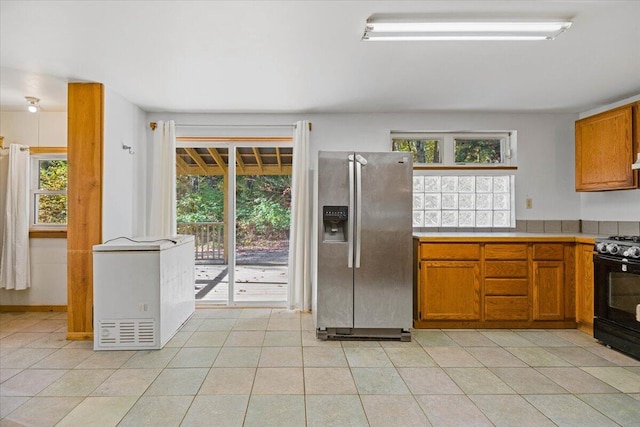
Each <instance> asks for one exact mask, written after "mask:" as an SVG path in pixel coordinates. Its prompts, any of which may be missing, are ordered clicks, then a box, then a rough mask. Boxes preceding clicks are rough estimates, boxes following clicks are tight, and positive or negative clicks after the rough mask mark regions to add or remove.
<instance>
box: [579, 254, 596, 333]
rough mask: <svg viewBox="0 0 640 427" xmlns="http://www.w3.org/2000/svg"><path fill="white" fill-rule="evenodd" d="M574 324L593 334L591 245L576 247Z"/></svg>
mask: <svg viewBox="0 0 640 427" xmlns="http://www.w3.org/2000/svg"><path fill="white" fill-rule="evenodd" d="M576 323H577V324H578V329H580V330H581V331H583V332H587V333H589V334H591V333H593V243H587V244H584V243H579V244H577V245H576Z"/></svg>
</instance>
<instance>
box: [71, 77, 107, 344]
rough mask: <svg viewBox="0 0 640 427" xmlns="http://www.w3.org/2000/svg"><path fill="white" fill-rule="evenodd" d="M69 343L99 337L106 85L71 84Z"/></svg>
mask: <svg viewBox="0 0 640 427" xmlns="http://www.w3.org/2000/svg"><path fill="white" fill-rule="evenodd" d="M67 105H68V125H67V150H68V151H67V159H68V180H69V188H68V190H67V196H68V197H67V200H68V207H67V209H68V213H67V218H68V223H67V325H68V327H67V339H69V340H92V339H93V245H96V244H100V243H102V161H103V141H104V131H103V129H104V87H103V85H102V84H100V83H69V86H68V104H67Z"/></svg>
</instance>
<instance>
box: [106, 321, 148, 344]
mask: <svg viewBox="0 0 640 427" xmlns="http://www.w3.org/2000/svg"><path fill="white" fill-rule="evenodd" d="M98 323H99V325H98V334H99V340H98V342H99V343H100V346H101V347H129V346H141V347H153V346H155V344H156V333H155V332H156V322H155V320H154V319H120V320H100V321H99V322H98Z"/></svg>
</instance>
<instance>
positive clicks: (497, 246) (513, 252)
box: [484, 243, 527, 259]
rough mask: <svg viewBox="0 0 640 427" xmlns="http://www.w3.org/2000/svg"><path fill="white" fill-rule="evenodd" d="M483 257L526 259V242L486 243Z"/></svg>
mask: <svg viewBox="0 0 640 427" xmlns="http://www.w3.org/2000/svg"><path fill="white" fill-rule="evenodd" d="M484 257H485V259H527V245H526V243H518V244H515V243H487V244H486V245H484Z"/></svg>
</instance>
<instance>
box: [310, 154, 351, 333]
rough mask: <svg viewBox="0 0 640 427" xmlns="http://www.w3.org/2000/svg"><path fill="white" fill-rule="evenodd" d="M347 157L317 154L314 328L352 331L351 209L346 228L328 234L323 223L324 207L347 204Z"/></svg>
mask: <svg viewBox="0 0 640 427" xmlns="http://www.w3.org/2000/svg"><path fill="white" fill-rule="evenodd" d="M349 155H351V156H352V157H353V153H349V152H323V151H320V152H318V204H317V209H318V282H317V287H316V292H317V295H316V301H317V308H316V311H317V324H316V327H317V328H352V327H353V268H350V267H349V263H348V259H349V252H350V250H349V248H350V247H351V249H352V250H353V239H352V237H353V232H352V226H353V212H352V209H348V212H347V215H348V219H347V221H346V224H340V225H338V226H336V227H337V228H338V232H332V229H329V230H327V229H326V228H325V224H324V221H323V208H324V207H328V206H329V207H338V206H341V207H344V206H347V207H348V206H349V204H350V197H349V187H350V182H353V178H352V179H350V178H349V161H348V157H349ZM332 210H333V209H332ZM330 226H331V224H330ZM343 226H344V227H345V228H344V229H343V228H342V227H343ZM343 230H344V233H342V237H339V232H342V231H343ZM337 236H338V237H337ZM350 243H351V246H350Z"/></svg>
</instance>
